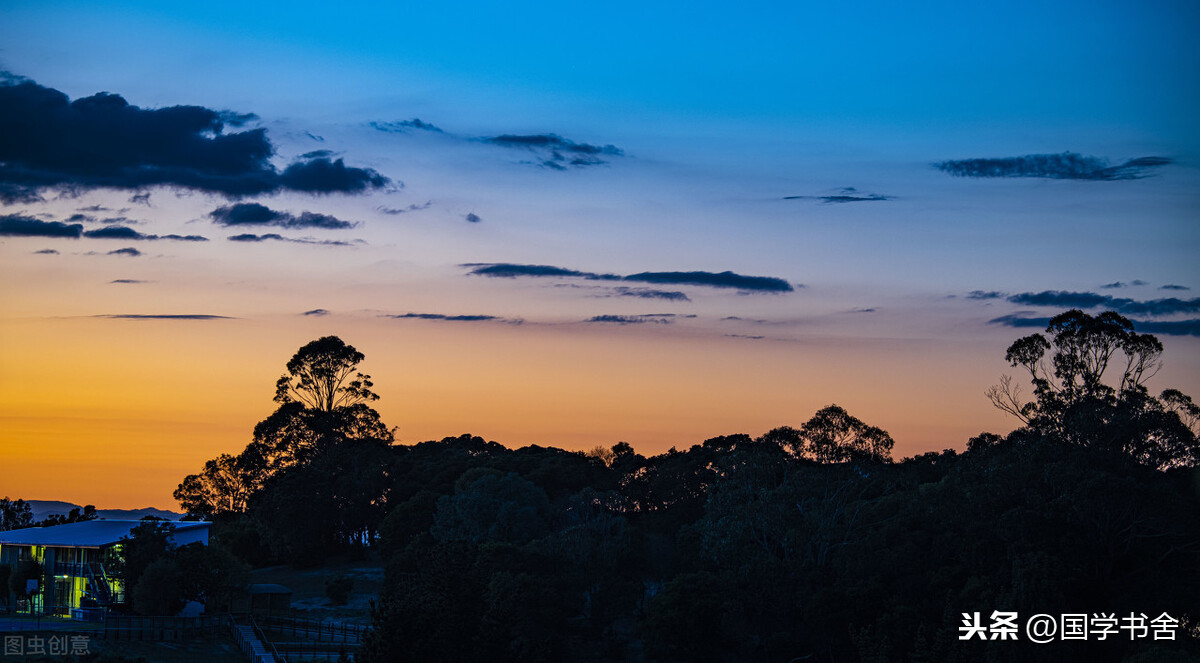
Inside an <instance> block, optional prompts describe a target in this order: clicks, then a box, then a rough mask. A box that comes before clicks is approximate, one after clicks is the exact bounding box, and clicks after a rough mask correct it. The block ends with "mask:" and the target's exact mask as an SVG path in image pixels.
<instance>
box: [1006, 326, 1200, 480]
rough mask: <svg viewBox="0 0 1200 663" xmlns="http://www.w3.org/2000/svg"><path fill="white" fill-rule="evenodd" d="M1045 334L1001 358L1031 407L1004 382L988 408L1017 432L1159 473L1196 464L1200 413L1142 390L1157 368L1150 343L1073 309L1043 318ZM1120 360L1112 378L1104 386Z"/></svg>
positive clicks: (1185, 400) (1184, 402)
mask: <svg viewBox="0 0 1200 663" xmlns="http://www.w3.org/2000/svg"><path fill="white" fill-rule="evenodd" d="M1046 334H1047V335H1048V336H1049V339H1047V337H1046V336H1043V335H1042V334H1031V335H1029V336H1025V337H1023V338H1020V339H1018V340H1017V341H1016V342H1014V343H1013V344H1012V345H1010V346H1009V347H1008V351H1007V353H1006V354H1005V359H1007V360H1008V361H1009V363H1010V364H1012V365H1013V366H1014V367H1016V366H1020V367H1022V368H1024V369H1025V370H1026V372H1028V373H1029V377H1030V380H1031V382H1032V384H1033V399H1032V400H1028V401H1027V400H1025V399H1024V397H1023V396H1022V395H1021V391H1020V388H1019V387H1018V386H1017V385H1016V384H1015V383H1014V382H1013V381H1012V378H1010V377H1009V376H1007V375H1005V376H1002V377H1001V379H1000V384H998V385H996V386H993V387H991V388H990V389H988V391H987V392H986V393H987V396H988V398H989V399H990V400H991V401H992V404H993V405H994V406H995V407H997V408H998V409H1000V410H1003V411H1004V412H1007V413H1009V414H1011V415H1013V416H1015V417H1017V418H1018V419H1020V420H1021V421H1022V422H1024V423H1025V427H1024V428H1023V429H1019V430H1020V432H1021V433H1023V434H1028V433H1032V434H1035V435H1040V436H1043V437H1047V438H1050V439H1054V440H1059V441H1063V442H1067V443H1070V444H1075V445H1079V446H1087V447H1092V448H1097V449H1106V450H1110V451H1116V452H1120V453H1123V454H1126V455H1129V456H1132V457H1134V458H1136V459H1137V460H1138V461H1139V462H1141V463H1143V464H1146V465H1149V466H1152V467H1157V468H1160V469H1166V468H1169V467H1176V466H1194V465H1196V464H1198V463H1200V441H1198V440H1197V432H1198V425H1197V422H1198V420H1200V408H1198V407H1197V406H1196V404H1195V403H1193V402H1192V399H1191V398H1190V397H1188V396H1187V395H1185V394H1183V393H1182V392H1180V391H1178V390H1175V389H1168V390H1166V391H1164V392H1163V393H1162V395H1161V396H1160V397H1159V398H1155V397H1153V396H1151V395H1150V392H1149V390H1148V389H1147V388H1146V384H1145V383H1146V381H1147V380H1149V379H1150V378H1151V377H1153V376H1154V374H1155V373H1157V372H1158V370H1159V368H1160V367H1161V366H1162V360H1161V357H1162V353H1163V345H1162V343H1161V342H1160V341H1159V340H1158V339H1157V338H1155V337H1154V336H1153V335H1151V334H1139V333H1137V332H1135V331H1134V328H1133V323H1132V322H1130V321H1129V320H1128V319H1127V318H1125V317H1123V316H1121V315H1119V314H1117V313H1115V312H1113V311H1106V312H1104V313H1101V314H1099V315H1097V316H1094V317H1093V316H1091V315H1088V314H1086V313H1084V312H1082V311H1079V310H1076V309H1073V310H1070V311H1067V312H1065V313H1061V314H1059V315H1057V316H1055V317H1054V318H1051V320H1050V322H1049V324H1048V325H1047V327H1046ZM1050 351H1053V354H1052V355H1051V356H1050V358H1049V364H1047V357H1046V354H1047V352H1050ZM1122 355H1123V357H1124V360H1125V364H1124V368H1123V369H1122V371H1121V374H1120V377H1117V378H1113V377H1109V378H1108V380H1107V381H1106V373H1108V371H1109V369H1110V368H1111V365H1112V364H1113V362H1114V361H1118V360H1119V357H1120V356H1122Z"/></svg>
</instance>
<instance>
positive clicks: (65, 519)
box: [35, 504, 97, 527]
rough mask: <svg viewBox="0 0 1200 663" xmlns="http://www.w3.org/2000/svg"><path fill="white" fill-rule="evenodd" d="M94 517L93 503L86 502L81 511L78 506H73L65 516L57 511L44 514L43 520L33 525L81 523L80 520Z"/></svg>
mask: <svg viewBox="0 0 1200 663" xmlns="http://www.w3.org/2000/svg"><path fill="white" fill-rule="evenodd" d="M96 518H97V516H96V507H95V505H92V504H88V505H87V506H85V507H83V510H82V511H80V510H79V507H75V508H74V509H71V511H70V513H68V514H67V515H65V516H64V515H60V514H57V513H52V514H50V515H49V516H46V518H45V519H44V520H42V521H41V522H39V523H37V524H36V525H35V527H53V526H55V525H68V524H70V523H81V522H84V521H87V520H95V519H96Z"/></svg>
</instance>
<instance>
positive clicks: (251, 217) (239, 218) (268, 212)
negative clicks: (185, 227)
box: [208, 203, 358, 230]
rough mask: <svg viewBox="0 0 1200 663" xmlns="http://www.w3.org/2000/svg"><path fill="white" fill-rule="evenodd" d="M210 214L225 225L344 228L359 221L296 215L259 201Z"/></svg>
mask: <svg viewBox="0 0 1200 663" xmlns="http://www.w3.org/2000/svg"><path fill="white" fill-rule="evenodd" d="M208 216H209V217H210V218H211V219H212V220H213V221H215V222H217V223H219V224H221V225H223V226H279V227H280V228H324V229H326V230H342V229H346V228H353V227H355V226H357V225H358V224H357V223H352V222H350V221H343V220H341V219H339V218H337V217H334V216H330V215H329V214H317V213H316V212H302V213H301V214H300V216H296V215H295V214H292V213H291V212H278V211H275V210H273V209H271V208H270V207H267V206H266V205H261V204H259V203H236V204H234V205H226V206H224V207H218V208H217V209H215V210H213V211H212V212H209V214H208Z"/></svg>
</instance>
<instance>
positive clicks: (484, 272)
mask: <svg viewBox="0 0 1200 663" xmlns="http://www.w3.org/2000/svg"><path fill="white" fill-rule="evenodd" d="M463 267H470V268H471V271H470V272H469V273H470V274H472V275H476V276H490V277H497V278H516V277H526V276H528V277H559V278H582V279H589V280H593V281H635V282H640V283H654V284H657V285H695V286H703V287H708V288H733V289H737V290H741V291H746V292H791V291H792V290H794V288H793V287H792V285H791V284H790V283H788V282H787V281H785V280H783V279H780V278H775V277H773V276H745V275H742V274H735V273H733V272H728V271H726V272H720V273H715V272H640V273H638V274H630V275H629V276H619V275H617V274H598V273H595V272H581V271H578V270H574V269H567V268H565V267H555V266H553V265H520V264H513V263H468V264H464V265H463ZM800 287H804V286H800Z"/></svg>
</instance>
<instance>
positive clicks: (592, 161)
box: [479, 134, 625, 170]
mask: <svg viewBox="0 0 1200 663" xmlns="http://www.w3.org/2000/svg"><path fill="white" fill-rule="evenodd" d="M479 140H481V141H483V142H485V143H490V144H492V145H499V146H501V147H508V148H514V149H521V150H527V151H529V152H532V153H534V154H536V155H537V156H538V158H539V159H540V165H542V166H543V167H546V168H551V169H554V170H566V169H567V168H568V167H576V168H579V167H584V166H599V165H601V164H605V163H608V162H607V161H606V160H604V159H602V158H601V157H619V156H624V154H625V152H624V151H622V150H621V149H620V148H618V147H616V146H615V145H589V144H588V143H576V142H575V141H572V140H568V139H566V138H563V137H562V136H559V135H557V134H531V135H513V134H504V135H502V136H491V137H488V138H480V139H479Z"/></svg>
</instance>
